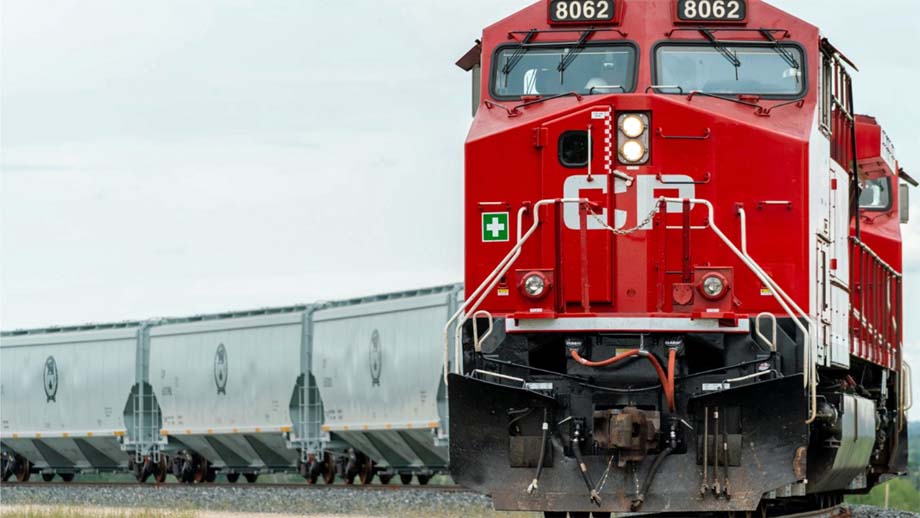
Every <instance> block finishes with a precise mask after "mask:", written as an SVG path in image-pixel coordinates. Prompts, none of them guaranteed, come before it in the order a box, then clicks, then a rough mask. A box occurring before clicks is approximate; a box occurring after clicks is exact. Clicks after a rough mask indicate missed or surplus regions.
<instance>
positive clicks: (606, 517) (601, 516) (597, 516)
mask: <svg viewBox="0 0 920 518" xmlns="http://www.w3.org/2000/svg"><path fill="white" fill-rule="evenodd" d="M591 518H610V513H591Z"/></svg>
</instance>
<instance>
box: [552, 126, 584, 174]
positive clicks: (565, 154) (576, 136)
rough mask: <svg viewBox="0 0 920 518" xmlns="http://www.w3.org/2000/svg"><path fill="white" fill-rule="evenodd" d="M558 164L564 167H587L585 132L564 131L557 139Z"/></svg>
mask: <svg viewBox="0 0 920 518" xmlns="http://www.w3.org/2000/svg"><path fill="white" fill-rule="evenodd" d="M559 162H560V163H562V165H564V166H565V167H588V132H587V131H566V132H565V133H563V134H562V135H561V136H560V137H559Z"/></svg>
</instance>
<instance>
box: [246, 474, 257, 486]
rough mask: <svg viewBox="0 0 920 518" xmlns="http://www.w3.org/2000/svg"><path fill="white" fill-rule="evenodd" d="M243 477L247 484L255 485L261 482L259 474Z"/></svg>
mask: <svg viewBox="0 0 920 518" xmlns="http://www.w3.org/2000/svg"><path fill="white" fill-rule="evenodd" d="M243 477H245V478H246V482H249V483H250V484H255V483H256V480H259V474H258V473H243Z"/></svg>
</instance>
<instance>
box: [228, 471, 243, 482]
mask: <svg viewBox="0 0 920 518" xmlns="http://www.w3.org/2000/svg"><path fill="white" fill-rule="evenodd" d="M239 479H240V474H239V473H227V482H230V483H231V484H236V481H237V480H239Z"/></svg>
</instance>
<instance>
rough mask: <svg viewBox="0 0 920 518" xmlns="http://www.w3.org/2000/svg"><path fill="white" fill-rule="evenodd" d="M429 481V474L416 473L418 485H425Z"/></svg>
mask: <svg viewBox="0 0 920 518" xmlns="http://www.w3.org/2000/svg"><path fill="white" fill-rule="evenodd" d="M429 482H431V475H418V485H420V486H427V485H428V483H429Z"/></svg>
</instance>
